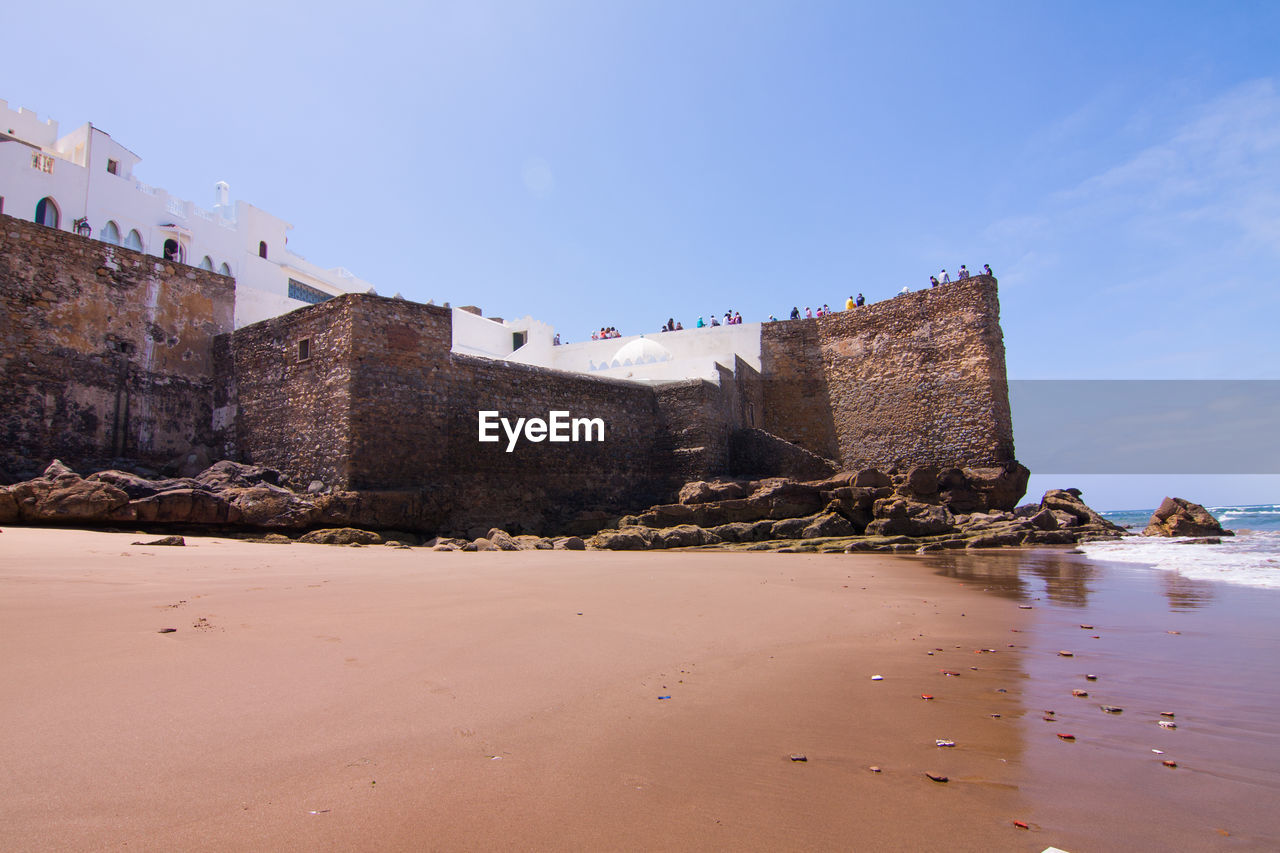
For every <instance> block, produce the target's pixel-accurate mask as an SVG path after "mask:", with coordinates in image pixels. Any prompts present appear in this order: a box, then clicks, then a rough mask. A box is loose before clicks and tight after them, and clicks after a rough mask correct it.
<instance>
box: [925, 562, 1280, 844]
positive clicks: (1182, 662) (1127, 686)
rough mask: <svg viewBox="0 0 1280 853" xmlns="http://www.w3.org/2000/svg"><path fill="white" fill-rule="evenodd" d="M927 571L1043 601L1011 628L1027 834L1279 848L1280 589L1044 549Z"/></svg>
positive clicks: (1083, 840)
mask: <svg viewBox="0 0 1280 853" xmlns="http://www.w3.org/2000/svg"><path fill="white" fill-rule="evenodd" d="M1190 547H1199V546H1190ZM928 562H929V564H930V565H931V567H933V568H934V569H935V570H936V571H939V572H942V573H944V574H947V575H949V576H951V577H953V578H956V579H957V580H960V581H964V582H967V583H971V584H975V583H981V584H983V585H984V586H985V587H987V588H988V589H990V590H992V592H993V593H995V594H998V595H1001V596H1005V597H1008V598H1010V599H1012V600H1015V601H1017V602H1018V603H1020V604H1022V605H1030V606H1032V607H1033V608H1034V610H1032V611H1030V612H1029V613H1028V615H1029V616H1030V617H1031V618H1030V619H1029V620H1028V621H1027V622H1026V623H1025V624H1024V625H1023V627H1022V630H1021V631H1019V632H1018V633H1016V634H1010V636H1013V637H1015V638H1016V641H1017V642H1018V643H1019V644H1020V645H1021V646H1022V647H1023V655H1022V658H1021V664H1022V666H1023V668H1024V670H1025V673H1026V680H1025V682H1024V685H1023V687H1022V700H1023V702H1024V703H1025V705H1026V707H1027V713H1026V715H1025V716H1024V717H1023V721H1022V725H1021V737H1022V741H1023V746H1022V751H1021V755H1022V762H1023V766H1022V767H1021V768H1020V772H1019V774H1018V786H1019V790H1020V792H1021V794H1022V795H1023V797H1024V798H1025V801H1026V803H1027V805H1028V809H1027V812H1026V814H1027V820H1028V821H1029V822H1030V823H1031V825H1032V830H1030V831H1035V832H1038V833H1039V834H1041V836H1042V837H1046V838H1052V839H1053V843H1054V844H1055V845H1056V846H1058V847H1061V848H1064V849H1067V850H1072V851H1082V850H1180V851H1184V850H1185V851H1193V850H1276V849H1280V811H1277V809H1276V807H1275V806H1276V803H1277V802H1280V714H1277V710H1276V709H1277V708H1280V656H1278V655H1277V652H1278V651H1280V591H1276V590H1271V589H1257V588H1252V587H1245V586H1238V585H1232V584H1226V583H1215V582H1208V581H1197V580H1191V579H1187V578H1184V577H1181V576H1180V575H1178V574H1176V573H1173V572H1165V571H1159V570H1153V569H1148V568H1144V567H1139V566H1135V565H1132V564H1126V563H1106V562H1100V561H1096V560H1089V559H1086V558H1085V557H1083V556H1079V555H1073V554H1068V553H1064V552H1063V551H1054V550H1049V549H1045V550H1039V551H1033V552H1021V553H1019V552H1005V553H1000V552H992V553H987V554H983V555H981V556H973V555H947V556H943V557H940V558H937V559H931V560H929V561H928ZM1063 651H1067V652H1070V653H1071V657H1063V656H1062V655H1061V654H1060V652H1063ZM1089 675H1094V676H1096V680H1089V679H1088V678H1087V676H1089ZM1072 690H1083V691H1085V692H1087V693H1088V696H1073V695H1072ZM1103 705H1106V706H1109V707H1112V708H1121V709H1122V710H1121V711H1120V712H1118V713H1108V712H1105V711H1103V710H1102V706H1103ZM1045 710H1052V711H1054V712H1055V713H1054V715H1053V720H1052V721H1047V720H1045V719H1044V717H1045V716H1046V715H1045V714H1044V711H1045ZM1166 712H1168V713H1172V714H1173V716H1172V717H1170V716H1163V714H1164V713H1166ZM1161 721H1164V722H1166V723H1171V724H1172V725H1173V726H1175V727H1176V728H1165V727H1162V726H1160V722H1161ZM1059 732H1064V733H1069V734H1074V735H1076V739H1075V740H1074V741H1064V740H1062V739H1060V738H1058V737H1057V734H1058V733H1059ZM1153 750H1160V752H1159V753H1156V752H1154V751H1153ZM1165 761H1172V762H1174V763H1175V764H1176V765H1177V766H1176V767H1172V768H1171V767H1166V766H1165V765H1164V764H1163V762H1165Z"/></svg>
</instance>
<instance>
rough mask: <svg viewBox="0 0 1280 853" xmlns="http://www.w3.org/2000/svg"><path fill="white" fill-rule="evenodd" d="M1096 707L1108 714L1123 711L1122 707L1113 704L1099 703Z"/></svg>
mask: <svg viewBox="0 0 1280 853" xmlns="http://www.w3.org/2000/svg"><path fill="white" fill-rule="evenodd" d="M1098 707H1100V708H1101V709H1102V710H1103V711H1105V712H1106V713H1108V714H1119V713H1121V712H1122V711H1124V708H1117V707H1116V706H1115V705H1099V706H1098Z"/></svg>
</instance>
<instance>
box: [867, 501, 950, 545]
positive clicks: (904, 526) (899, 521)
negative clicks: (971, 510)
mask: <svg viewBox="0 0 1280 853" xmlns="http://www.w3.org/2000/svg"><path fill="white" fill-rule="evenodd" d="M873 512H874V514H875V521H873V522H871V523H870V524H868V525H867V529H866V535H868V536H937V535H938V534H941V533H948V532H950V531H951V530H953V529H954V528H955V516H954V515H952V514H951V511H950V510H949V509H947V508H946V507H945V506H939V505H936V504H925V503H920V502H918V501H909V500H906V499H904V498H881V499H880V500H878V501H876V502H875V505H874V507H873Z"/></svg>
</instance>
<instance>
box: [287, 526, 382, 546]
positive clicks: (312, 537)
mask: <svg viewBox="0 0 1280 853" xmlns="http://www.w3.org/2000/svg"><path fill="white" fill-rule="evenodd" d="M298 541H299V542H301V543H303V544H304V545H351V544H358V545H381V544H382V543H383V542H384V541H385V540H383V538H382V536H381V535H379V534H377V533H374V532H373V531H372V530H358V529H357V528H354V527H330V528H326V529H324V530H312V531H311V532H310V533H304V534H303V535H301V536H299V537H298Z"/></svg>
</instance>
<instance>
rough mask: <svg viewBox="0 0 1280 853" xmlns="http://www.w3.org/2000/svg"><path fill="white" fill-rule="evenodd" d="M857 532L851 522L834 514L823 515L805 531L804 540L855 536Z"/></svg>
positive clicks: (814, 520) (815, 519)
mask: <svg viewBox="0 0 1280 853" xmlns="http://www.w3.org/2000/svg"><path fill="white" fill-rule="evenodd" d="M854 535H856V534H855V531H854V529H853V525H852V524H850V523H849V520H848V519H846V518H845V517H844V516H842V515H837V514H836V513H834V512H828V513H823V514H822V515H819V516H817V517H816V518H814V519H813V520H812V521H811V522H810V523H809V524H808V525H807V526H806V527H805V528H804V529H803V530H801V531H800V536H801V538H803V539H817V538H820V537H824V536H854Z"/></svg>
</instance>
